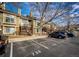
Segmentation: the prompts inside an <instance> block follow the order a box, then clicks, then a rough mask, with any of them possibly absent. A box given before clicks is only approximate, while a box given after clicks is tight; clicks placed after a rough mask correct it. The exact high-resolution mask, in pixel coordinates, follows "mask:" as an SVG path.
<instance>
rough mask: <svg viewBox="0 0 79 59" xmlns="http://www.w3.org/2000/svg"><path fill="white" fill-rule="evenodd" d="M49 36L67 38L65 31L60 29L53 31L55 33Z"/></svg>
mask: <svg viewBox="0 0 79 59" xmlns="http://www.w3.org/2000/svg"><path fill="white" fill-rule="evenodd" d="M48 37H53V38H59V39H63V38H65V32H60V31H57V32H53V33H50V34H49V35H48Z"/></svg>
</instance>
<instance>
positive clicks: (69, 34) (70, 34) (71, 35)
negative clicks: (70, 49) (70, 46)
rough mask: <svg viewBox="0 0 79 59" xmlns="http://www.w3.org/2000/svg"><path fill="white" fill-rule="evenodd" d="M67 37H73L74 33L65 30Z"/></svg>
mask: <svg viewBox="0 0 79 59" xmlns="http://www.w3.org/2000/svg"><path fill="white" fill-rule="evenodd" d="M67 37H75V35H74V34H73V33H71V32H67Z"/></svg>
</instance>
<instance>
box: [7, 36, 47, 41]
mask: <svg viewBox="0 0 79 59" xmlns="http://www.w3.org/2000/svg"><path fill="white" fill-rule="evenodd" d="M46 37H47V35H40V36H36V35H33V36H24V37H20V38H9V42H18V41H25V40H33V39H39V38H46Z"/></svg>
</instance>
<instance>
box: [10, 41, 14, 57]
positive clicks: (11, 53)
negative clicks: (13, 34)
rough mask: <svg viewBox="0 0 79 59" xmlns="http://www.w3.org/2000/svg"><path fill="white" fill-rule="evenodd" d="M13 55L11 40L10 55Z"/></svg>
mask: <svg viewBox="0 0 79 59" xmlns="http://www.w3.org/2000/svg"><path fill="white" fill-rule="evenodd" d="M12 56H13V42H11V48H10V57H12Z"/></svg>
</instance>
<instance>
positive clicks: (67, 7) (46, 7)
mask: <svg viewBox="0 0 79 59" xmlns="http://www.w3.org/2000/svg"><path fill="white" fill-rule="evenodd" d="M29 4H30V8H31V11H32V12H33V14H34V16H36V17H38V18H39V19H40V27H42V26H43V25H44V24H47V23H49V22H51V21H52V20H54V19H57V18H59V17H61V18H66V19H68V20H67V21H68V25H69V24H70V19H72V18H75V17H76V16H74V17H70V12H71V11H72V9H73V8H72V5H73V4H76V3H65V2H62V3H61V2H60V3H57V2H54V3H53V2H51V3H50V2H35V3H34V2H33V3H29ZM64 15H65V16H66V17H65V16H64ZM44 18H45V21H46V22H45V23H42V21H43V19H44ZM41 23H42V24H41Z"/></svg>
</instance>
